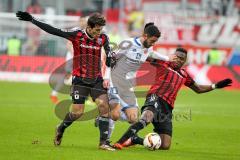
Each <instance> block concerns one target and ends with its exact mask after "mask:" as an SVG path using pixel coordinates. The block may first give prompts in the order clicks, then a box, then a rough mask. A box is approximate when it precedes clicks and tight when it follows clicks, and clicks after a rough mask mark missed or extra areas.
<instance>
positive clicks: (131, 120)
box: [128, 114, 138, 124]
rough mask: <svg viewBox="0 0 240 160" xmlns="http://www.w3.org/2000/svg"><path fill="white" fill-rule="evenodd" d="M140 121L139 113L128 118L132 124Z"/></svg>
mask: <svg viewBox="0 0 240 160" xmlns="http://www.w3.org/2000/svg"><path fill="white" fill-rule="evenodd" d="M137 121H138V118H137V115H135V114H134V115H132V116H130V117H129V118H128V122H129V123H130V124H134V123H136V122H137Z"/></svg>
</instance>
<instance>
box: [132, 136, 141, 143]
mask: <svg viewBox="0 0 240 160" xmlns="http://www.w3.org/2000/svg"><path fill="white" fill-rule="evenodd" d="M132 143H133V144H140V145H143V138H141V137H138V135H137V134H136V135H135V136H134V137H132Z"/></svg>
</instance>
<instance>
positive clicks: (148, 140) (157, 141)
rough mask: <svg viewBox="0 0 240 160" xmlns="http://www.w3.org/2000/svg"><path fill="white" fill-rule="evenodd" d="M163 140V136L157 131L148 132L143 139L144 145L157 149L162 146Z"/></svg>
mask: <svg viewBox="0 0 240 160" xmlns="http://www.w3.org/2000/svg"><path fill="white" fill-rule="evenodd" d="M161 142H162V141H161V137H160V136H159V135H158V134H157V133H148V134H147V135H146V136H145V138H144V140H143V145H144V146H145V147H146V148H148V149H150V150H156V149H159V148H160V146H161Z"/></svg>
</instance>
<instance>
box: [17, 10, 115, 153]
mask: <svg viewBox="0 0 240 160" xmlns="http://www.w3.org/2000/svg"><path fill="white" fill-rule="evenodd" d="M16 15H17V17H18V18H19V20H24V21H30V22H32V23H33V24H35V25H36V26H38V27H39V28H41V29H42V30H44V31H46V32H48V33H50V34H53V35H56V36H59V37H63V38H66V39H68V40H69V41H71V42H72V44H73V50H74V56H73V71H72V76H73V80H72V93H71V95H72V100H73V105H72V111H71V112H69V113H68V114H67V115H66V117H65V119H64V120H63V122H62V123H61V124H60V125H59V126H58V127H57V129H56V137H55V140H54V144H55V145H56V146H58V145H60V144H61V140H62V136H63V133H64V131H65V129H66V128H67V127H69V126H70V125H71V124H72V123H73V122H74V121H75V120H77V119H79V118H80V117H81V116H82V115H83V112H84V103H85V100H86V98H87V96H88V95H89V94H90V96H91V97H92V98H93V100H94V101H95V102H96V103H97V106H98V108H99V112H100V113H99V114H100V116H99V130H100V144H99V148H100V149H104V150H111V151H112V150H114V148H112V147H111V146H110V145H109V144H108V143H107V141H106V140H107V136H108V126H109V114H108V111H109V105H108V97H107V88H108V87H109V77H110V62H111V53H110V52H111V51H110V46H109V40H108V36H107V35H106V34H104V33H101V32H102V28H103V26H105V23H106V21H105V18H104V17H103V16H102V15H101V14H99V13H94V14H92V15H90V16H89V18H88V21H87V27H86V29H83V30H80V29H76V30H70V31H66V30H61V29H57V28H54V27H52V26H50V25H48V24H46V23H43V22H40V21H38V20H36V19H35V18H34V17H33V16H32V15H30V14H29V13H27V12H21V11H19V12H17V14H16ZM102 47H103V48H104V50H105V53H106V57H107V58H106V66H107V67H106V72H105V74H104V77H103V76H102V74H101V48H102Z"/></svg>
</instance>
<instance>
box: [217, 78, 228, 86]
mask: <svg viewBox="0 0 240 160" xmlns="http://www.w3.org/2000/svg"><path fill="white" fill-rule="evenodd" d="M231 85H232V80H231V79H229V78H227V79H224V80H221V81H219V82H217V83H216V84H215V87H216V88H224V87H229V86H231Z"/></svg>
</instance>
